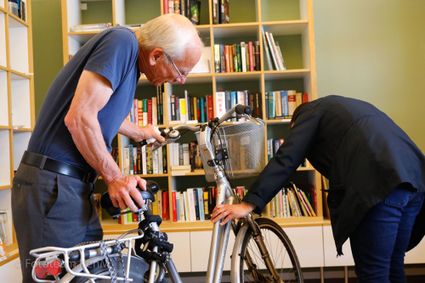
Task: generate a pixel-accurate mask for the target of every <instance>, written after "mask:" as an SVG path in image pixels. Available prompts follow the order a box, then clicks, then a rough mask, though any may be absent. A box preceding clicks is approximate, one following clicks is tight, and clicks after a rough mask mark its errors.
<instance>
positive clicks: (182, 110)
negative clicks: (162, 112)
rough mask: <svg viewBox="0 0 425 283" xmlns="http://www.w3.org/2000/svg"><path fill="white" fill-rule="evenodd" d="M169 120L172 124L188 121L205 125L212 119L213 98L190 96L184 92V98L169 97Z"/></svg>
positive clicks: (209, 96) (208, 96)
mask: <svg viewBox="0 0 425 283" xmlns="http://www.w3.org/2000/svg"><path fill="white" fill-rule="evenodd" d="M170 118H171V121H173V122H181V123H186V122H188V121H192V122H196V123H197V122H199V123H205V122H208V121H209V120H210V119H212V118H214V103H213V96H212V95H206V96H203V97H197V96H191V95H189V93H188V91H187V90H185V91H184V97H179V96H177V95H174V94H173V95H171V96H170Z"/></svg>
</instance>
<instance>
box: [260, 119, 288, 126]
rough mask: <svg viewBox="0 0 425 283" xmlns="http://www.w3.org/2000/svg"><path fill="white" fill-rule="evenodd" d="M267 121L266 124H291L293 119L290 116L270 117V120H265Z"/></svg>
mask: <svg viewBox="0 0 425 283" xmlns="http://www.w3.org/2000/svg"><path fill="white" fill-rule="evenodd" d="M265 122H266V125H279V124H289V123H290V122H291V119H289V118H282V119H270V120H265Z"/></svg>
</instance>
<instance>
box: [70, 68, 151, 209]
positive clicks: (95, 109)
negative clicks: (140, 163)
mask: <svg viewBox="0 0 425 283" xmlns="http://www.w3.org/2000/svg"><path fill="white" fill-rule="evenodd" d="M112 93H113V91H112V88H111V86H110V84H109V82H108V81H107V80H106V79H105V78H103V77H102V76H100V75H98V74H96V73H93V72H90V71H83V73H82V74H81V77H80V80H79V81H78V85H77V89H76V91H75V95H74V98H73V99H72V102H71V106H70V108H69V111H68V113H67V115H66V116H65V125H66V126H67V128H68V130H69V132H70V133H71V136H72V139H73V141H74V143H75V145H76V146H77V149H78V150H79V151H80V153H81V154H82V156H83V157H84V159H85V160H86V161H87V163H88V164H89V165H90V166H91V167H92V168H94V169H95V170H96V171H97V172H98V173H99V174H100V175H102V177H103V178H104V181H105V182H106V184H107V185H108V191H109V194H110V197H111V200H112V203H113V204H114V206H116V207H120V208H122V209H124V208H126V207H129V208H130V209H131V210H133V211H136V210H137V207H136V206H135V204H134V202H133V201H132V199H131V197H132V198H133V199H134V200H135V201H136V203H138V205H139V206H142V205H143V203H144V202H143V199H142V197H141V195H140V193H139V191H138V190H137V188H136V186H137V185H138V186H139V187H142V188H144V186H145V181H144V180H142V179H141V178H140V177H137V176H123V175H122V174H121V171H120V169H119V167H118V165H117V164H116V163H115V161H114V159H113V158H112V156H111V154H110V153H109V152H108V150H107V148H106V144H105V141H104V139H103V136H102V131H101V128H100V124H99V121H98V119H97V116H98V113H99V111H100V110H101V109H102V108H103V107H104V106H105V105H106V103H107V102H108V100H109V98H110V97H111V95H112Z"/></svg>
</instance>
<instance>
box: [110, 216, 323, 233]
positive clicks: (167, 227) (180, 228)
mask: <svg viewBox="0 0 425 283" xmlns="http://www.w3.org/2000/svg"><path fill="white" fill-rule="evenodd" d="M273 220H274V221H275V222H276V223H277V224H279V225H280V226H282V227H283V228H285V227H300V226H321V225H324V224H325V225H328V222H329V220H324V219H323V218H322V217H289V218H273ZM102 228H103V233H104V234H105V235H108V234H109V235H110V234H122V233H125V232H126V231H129V230H132V229H136V228H137V223H133V224H118V223H117V221H116V220H113V219H107V220H102ZM160 228H161V231H163V232H186V231H211V230H212V228H213V223H212V222H211V221H210V220H205V221H194V222H172V221H163V222H162V224H161V226H160Z"/></svg>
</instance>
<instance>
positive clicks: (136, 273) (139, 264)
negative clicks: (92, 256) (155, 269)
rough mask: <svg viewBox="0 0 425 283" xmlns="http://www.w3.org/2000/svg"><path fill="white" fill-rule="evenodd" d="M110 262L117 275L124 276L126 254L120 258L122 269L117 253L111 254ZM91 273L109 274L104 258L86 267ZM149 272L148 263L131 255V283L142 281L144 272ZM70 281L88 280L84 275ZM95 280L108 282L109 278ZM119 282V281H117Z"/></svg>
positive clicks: (74, 282)
mask: <svg viewBox="0 0 425 283" xmlns="http://www.w3.org/2000/svg"><path fill="white" fill-rule="evenodd" d="M110 260H111V264H112V266H114V267H115V268H116V269H117V271H118V272H117V275H118V276H120V277H124V274H123V270H125V266H126V264H127V255H123V256H122V260H123V263H124V269H123V268H122V267H121V266H120V265H121V264H120V261H121V260H120V259H119V256H118V255H111V256H110ZM88 269H89V271H90V273H91V274H95V275H109V270H108V267H107V265H106V262H105V260H102V261H100V262H98V263H96V264H94V265H93V266H89V267H88ZM146 272H149V265H148V264H147V263H146V262H145V261H144V260H143V259H141V258H138V257H134V256H132V257H131V262H130V278H132V279H133V281H132V282H133V283H143V282H145V279H144V276H145V273H146ZM71 282H72V283H86V282H90V280H89V279H88V278H85V277H75V278H74V279H73V280H72V281H71ZM95 282H99V283H103V282H108V283H110V282H111V280H107V279H95ZM118 282H121V281H118Z"/></svg>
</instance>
